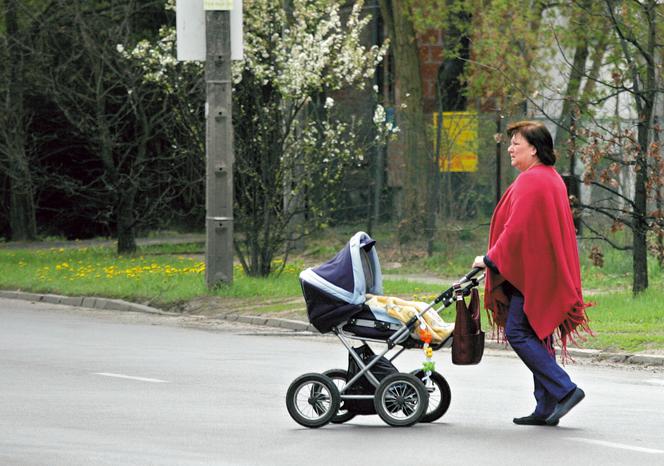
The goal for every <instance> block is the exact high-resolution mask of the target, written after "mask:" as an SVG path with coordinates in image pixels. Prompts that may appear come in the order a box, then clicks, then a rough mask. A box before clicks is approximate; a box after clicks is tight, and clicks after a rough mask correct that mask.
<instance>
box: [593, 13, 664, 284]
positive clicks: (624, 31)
mask: <svg viewBox="0 0 664 466" xmlns="http://www.w3.org/2000/svg"><path fill="white" fill-rule="evenodd" d="M663 8H664V7H663V6H662V5H661V4H660V3H659V2H656V1H655V0H647V1H644V2H623V1H614V0H605V2H604V12H603V18H604V19H605V21H606V23H605V24H606V27H607V28H609V30H610V32H611V38H612V41H613V42H612V44H613V47H614V48H613V50H612V53H611V54H610V55H609V58H610V61H609V63H608V65H609V67H610V71H611V79H610V80H603V81H601V82H600V84H601V85H602V86H603V87H604V88H605V89H606V90H607V92H608V94H609V95H611V96H620V95H623V94H625V95H627V96H628V97H629V99H630V100H631V106H632V109H633V111H634V112H635V114H636V121H635V122H634V125H633V126H634V127H635V129H632V128H629V127H628V128H623V127H622V125H621V119H619V118H618V119H616V121H615V122H614V125H611V126H609V125H603V126H599V125H595V127H594V128H592V127H591V128H588V129H586V130H585V131H584V132H583V136H585V137H586V138H587V141H588V144H587V145H586V147H584V148H583V152H582V154H583V158H584V161H585V164H586V172H585V174H584V182H585V183H586V184H588V185H591V186H594V187H596V188H597V189H599V190H601V192H602V193H605V194H606V195H607V196H611V197H613V199H614V201H613V202H610V201H609V202H607V201H604V202H600V203H593V204H586V205H581V207H582V208H586V209H590V210H592V211H593V212H597V213H600V214H602V215H603V216H605V217H607V218H609V219H610V220H611V222H612V225H613V226H612V229H613V230H614V231H615V230H616V229H620V228H622V227H627V228H629V229H630V230H631V232H632V243H631V246H621V245H619V244H617V243H615V242H614V241H612V240H611V239H610V238H609V237H607V236H606V235H603V234H599V233H600V232H598V231H597V230H593V231H594V232H596V233H598V234H599V236H600V237H601V238H602V239H604V240H606V241H609V242H610V243H611V244H612V245H613V246H614V247H617V248H621V249H631V250H632V267H633V284H632V291H633V293H634V294H638V293H640V292H641V291H643V290H645V289H646V288H648V238H647V233H648V231H649V230H653V229H656V230H658V231H660V232H661V229H662V225H663V224H664V212H662V211H661V209H659V208H652V209H651V208H650V206H654V205H655V203H656V202H657V198H658V196H659V195H660V193H661V189H662V186H664V172H663V171H662V168H664V164H663V162H662V150H661V147H660V144H659V142H658V140H657V131H658V128H657V125H656V121H655V116H654V110H655V104H656V100H657V96H658V94H660V93H661V92H662V82H661V78H660V76H661V71H662V67H661V54H662V45H661V39H660V37H661V34H662V29H661V28H662V26H661V21H659V18H660V17H661V15H662V13H664V10H663ZM616 105H617V104H616ZM625 172H627V173H629V174H631V175H633V186H634V188H633V189H634V192H633V194H632V193H630V192H629V190H628V189H627V187H626V186H625V183H624V177H623V175H624V173H625ZM602 197H606V196H602ZM616 200H617V202H616Z"/></svg>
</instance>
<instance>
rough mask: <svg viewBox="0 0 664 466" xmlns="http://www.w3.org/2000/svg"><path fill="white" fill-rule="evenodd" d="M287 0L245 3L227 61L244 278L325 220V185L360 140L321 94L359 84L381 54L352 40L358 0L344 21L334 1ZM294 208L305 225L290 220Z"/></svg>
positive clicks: (261, 271)
mask: <svg viewBox="0 0 664 466" xmlns="http://www.w3.org/2000/svg"><path fill="white" fill-rule="evenodd" d="M288 3H289V4H288V5H286V7H284V6H283V5H282V2H276V1H269V0H252V1H249V2H246V3H245V18H244V20H245V49H244V53H245V57H244V60H243V61H241V62H239V63H236V64H235V67H234V82H235V85H234V110H233V118H234V126H235V155H236V163H235V176H234V179H235V188H236V189H235V207H234V220H235V225H236V227H237V230H238V234H236V237H235V239H234V245H235V251H236V253H237V255H238V258H239V259H240V262H241V263H242V266H243V268H244V269H245V271H246V272H247V273H248V274H250V275H267V274H269V273H270V272H271V271H272V267H273V263H272V262H273V258H274V257H275V256H276V255H277V254H278V252H279V251H284V253H283V254H284V256H283V257H284V258H287V256H288V251H289V250H290V248H291V247H292V245H293V242H294V241H296V240H297V238H298V237H299V236H301V235H304V234H307V232H308V231H310V229H311V228H316V227H317V226H320V225H322V224H324V223H325V222H326V221H327V218H328V214H329V211H330V207H331V205H333V203H334V202H335V200H336V199H337V196H336V193H335V187H336V186H338V185H339V182H340V181H341V179H342V177H343V176H344V172H345V170H346V168H347V167H348V166H349V165H350V164H352V163H354V162H357V161H359V160H361V159H362V158H363V157H364V154H365V151H364V150H362V149H363V147H362V146H365V145H366V144H365V143H363V142H362V141H360V140H359V138H358V133H357V124H358V122H357V121H353V120H354V119H353V118H346V119H344V118H343V116H342V115H339V114H338V113H337V112H336V107H335V105H334V100H333V98H332V97H331V94H332V93H333V92H335V91H339V90H342V89H344V88H346V87H350V86H358V87H364V86H366V84H367V83H368V82H369V80H370V78H371V77H372V76H373V73H374V70H375V67H376V65H377V64H378V63H379V62H380V60H381V59H382V56H383V54H384V52H385V47H382V48H379V47H376V46H373V47H370V48H368V47H365V46H363V45H362V41H361V33H362V30H363V29H364V28H365V26H366V24H367V23H368V21H369V18H367V17H364V18H362V17H361V16H360V15H361V12H362V7H363V3H364V2H362V1H360V2H356V3H355V4H354V6H353V8H352V10H351V11H350V12H349V13H348V16H347V19H346V20H345V22H344V21H342V19H341V13H340V9H341V7H342V5H343V2H340V1H331V0H318V1H303V0H295V1H293V2H288ZM378 120H380V118H378ZM368 123H371V122H368ZM381 124H382V125H385V122H384V119H383V121H382V122H381ZM388 132H389V130H388ZM284 194H285V195H284ZM298 215H304V216H305V217H306V222H305V223H303V224H300V225H294V223H293V222H292V219H293V218H294V217H295V216H298ZM284 263H285V260H284Z"/></svg>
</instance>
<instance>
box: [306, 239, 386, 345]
mask: <svg viewBox="0 0 664 466" xmlns="http://www.w3.org/2000/svg"><path fill="white" fill-rule="evenodd" d="M375 244H376V242H375V241H374V240H373V239H371V237H370V236H369V235H367V234H366V233H364V232H361V231H360V232H358V233H356V234H355V235H353V237H352V238H351V239H350V241H349V242H348V243H347V244H346V246H345V247H344V248H343V249H342V250H341V251H339V252H338V253H337V255H336V256H334V258H332V259H331V260H329V261H327V262H325V263H324V264H322V265H320V266H318V267H314V268H309V269H307V270H305V271H304V272H302V273H301V274H300V283H301V285H302V292H303V294H304V299H305V301H306V304H307V313H308V315H309V321H310V322H311V324H312V325H313V326H314V327H316V328H317V329H318V330H319V331H320V332H322V333H325V332H329V331H330V330H331V329H332V327H334V326H336V325H339V324H341V323H343V322H345V321H347V320H349V319H351V318H352V317H353V316H354V315H355V314H357V313H358V312H360V311H361V310H362V309H363V306H364V302H365V301H366V296H365V295H366V293H374V294H382V293H383V277H382V274H381V272H380V263H379V262H378V254H377V253H376V251H375V248H374V245H375Z"/></svg>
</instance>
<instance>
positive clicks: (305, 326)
mask: <svg viewBox="0 0 664 466" xmlns="http://www.w3.org/2000/svg"><path fill="white" fill-rule="evenodd" d="M0 298H7V299H22V300H25V301H31V302H37V303H49V304H63V305H66V306H74V307H87V308H92V309H99V310H107V311H123V312H143V313H148V314H158V315H164V316H180V315H182V314H180V313H177V312H167V311H162V310H161V309H157V308H154V307H150V306H146V305H144V304H136V303H132V302H129V301H124V300H122V299H109V298H98V297H91V296H62V295H56V294H46V293H28V292H24V291H6V290H0ZM214 318H215V319H219V320H227V321H229V322H240V323H244V324H250V325H260V326H265V327H274V328H281V329H285V330H292V331H294V332H310V333H319V332H318V330H316V328H314V327H313V326H312V325H311V324H309V323H307V322H302V321H299V320H292V319H281V318H277V317H259V316H245V315H237V314H228V315H222V316H218V317H214ZM485 348H489V349H496V350H505V349H507V348H508V346H507V343H501V342H498V341H495V340H487V341H486V343H485ZM568 352H569V355H570V356H571V357H572V358H584V359H596V360H597V361H603V362H613V363H618V364H629V365H632V364H633V365H639V366H664V355H662V356H659V355H654V354H632V353H609V352H605V351H601V350H594V349H578V348H569V349H568Z"/></svg>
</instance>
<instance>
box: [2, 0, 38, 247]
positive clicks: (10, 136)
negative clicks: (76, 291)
mask: <svg viewBox="0 0 664 466" xmlns="http://www.w3.org/2000/svg"><path fill="white" fill-rule="evenodd" d="M5 27H6V31H7V48H8V54H7V55H8V70H7V75H6V76H7V79H8V81H7V84H8V86H7V95H6V99H5V105H6V106H5V117H6V119H5V121H4V126H5V127H4V128H3V136H4V138H5V145H6V150H7V155H8V166H9V170H8V173H7V176H8V177H9V186H10V196H9V226H10V229H11V239H12V240H14V241H17V240H34V239H35V238H36V236H37V223H36V220H35V201H34V192H33V191H34V188H33V183H32V176H31V172H30V164H29V163H28V159H27V156H26V151H25V123H26V122H25V114H24V109H23V86H24V81H25V80H24V76H23V75H24V73H23V52H22V51H21V49H20V47H21V44H22V43H23V41H22V38H21V37H20V36H21V32H20V31H19V26H18V17H17V0H5Z"/></svg>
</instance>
